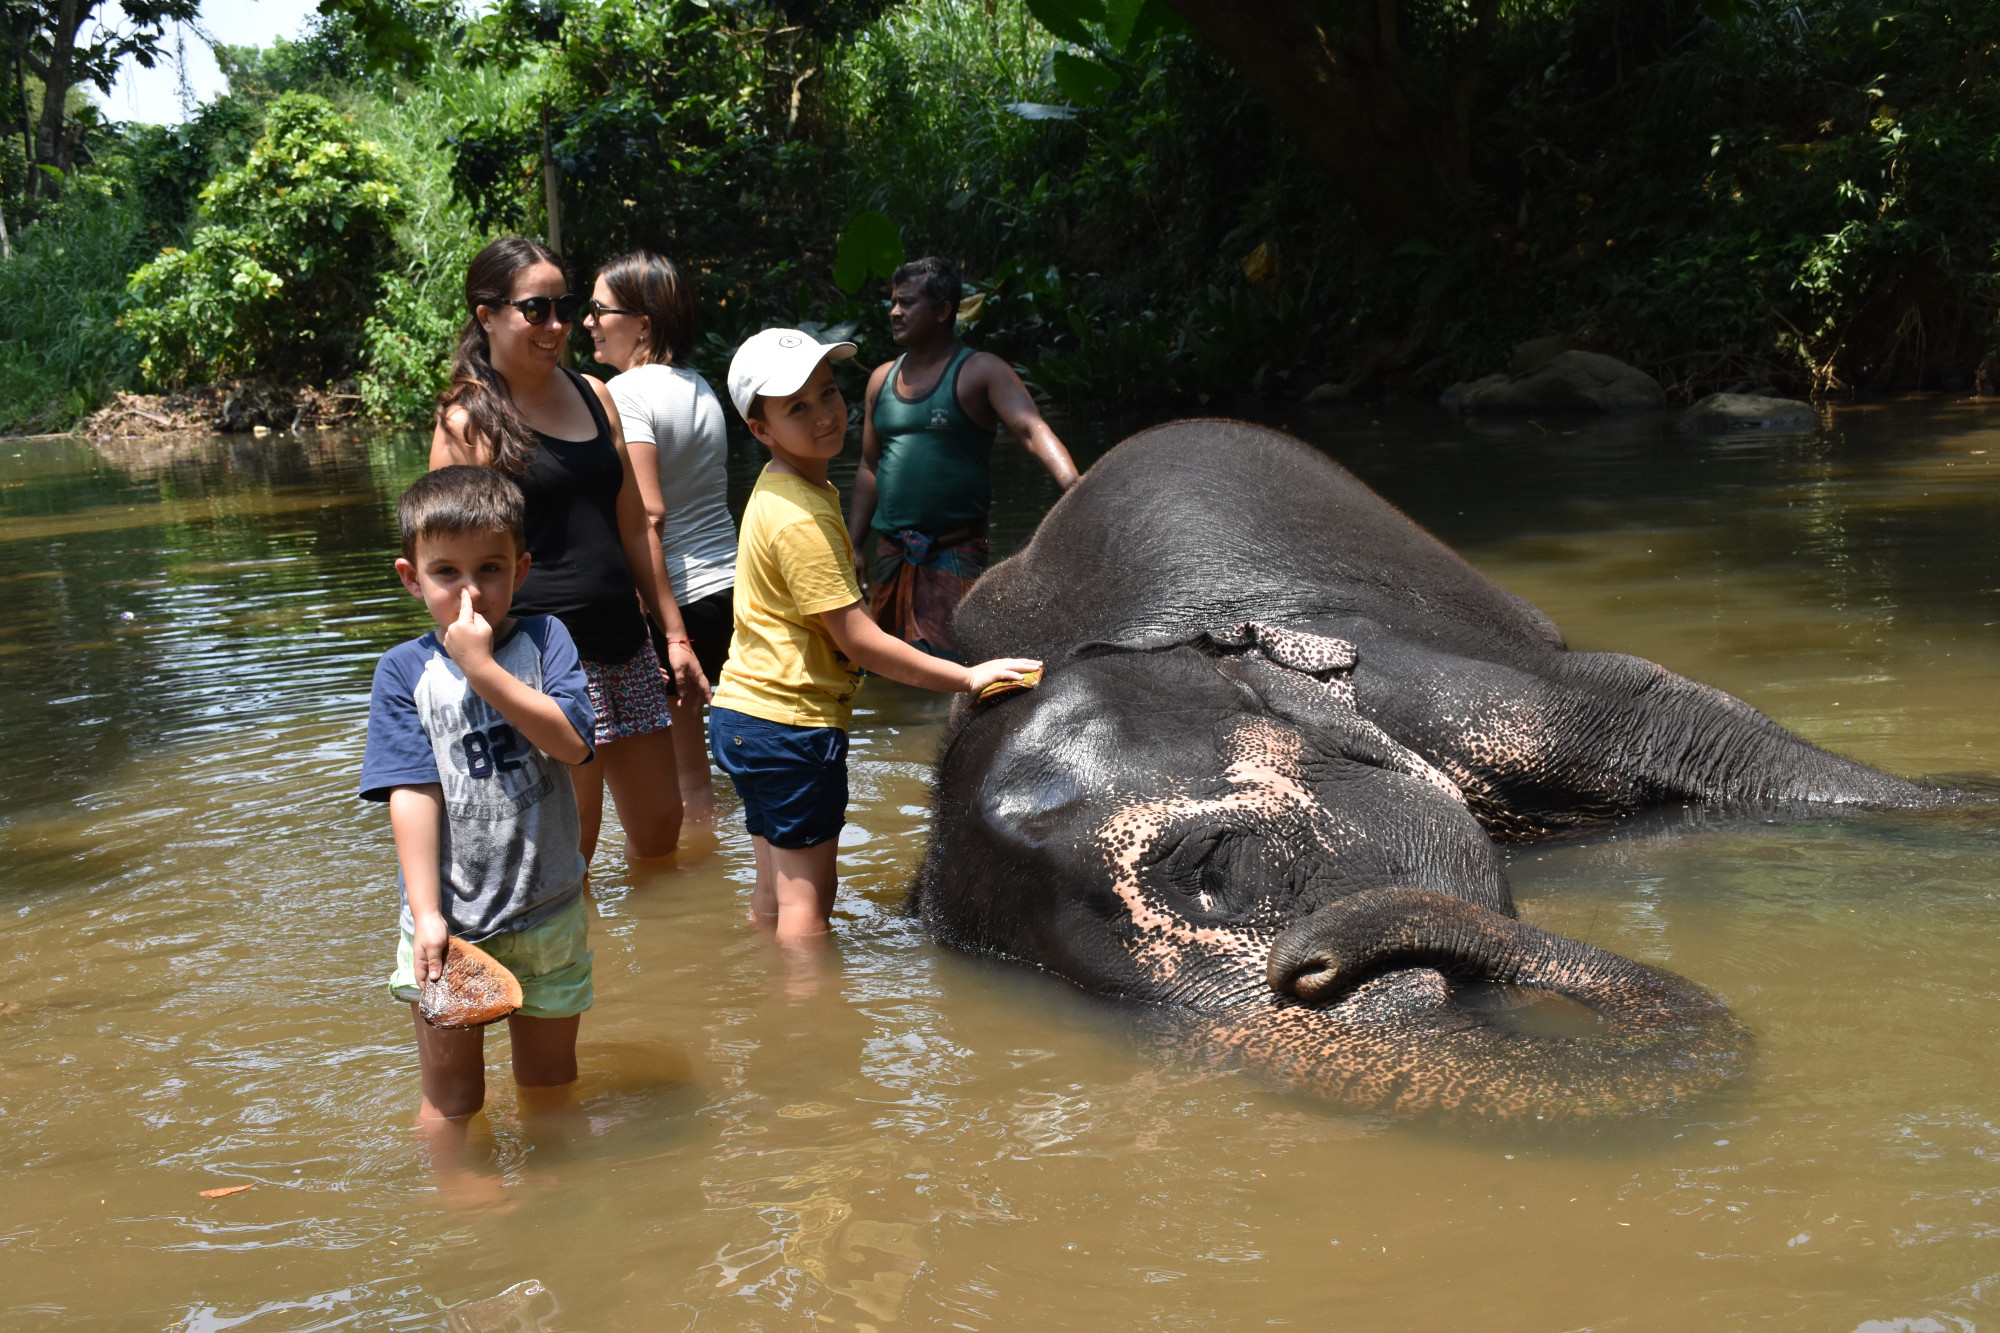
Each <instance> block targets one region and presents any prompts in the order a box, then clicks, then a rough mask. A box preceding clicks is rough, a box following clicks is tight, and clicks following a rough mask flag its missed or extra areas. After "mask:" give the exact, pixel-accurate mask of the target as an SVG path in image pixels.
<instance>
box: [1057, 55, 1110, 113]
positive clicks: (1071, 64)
mask: <svg viewBox="0 0 2000 1333" xmlns="http://www.w3.org/2000/svg"><path fill="white" fill-rule="evenodd" d="M1054 68H1055V75H1056V87H1057V88H1058V89H1059V90H1060V91H1061V92H1062V95H1063V96H1064V97H1067V98H1068V99H1069V100H1070V101H1072V102H1074V103H1076V104H1077V105H1078V106H1096V105H1097V104H1098V103H1099V102H1102V101H1103V100H1104V95H1105V94H1106V93H1108V92H1110V91H1111V90H1112V89H1113V88H1116V87H1117V86H1118V72H1117V71H1116V70H1114V69H1112V68H1111V67H1110V66H1109V65H1105V64H1101V63H1099V62H1098V61H1095V60H1092V59H1090V58H1089V57H1088V56H1073V55H1071V54H1070V53H1069V52H1067V51H1058V52H1056V53H1055V60H1054Z"/></svg>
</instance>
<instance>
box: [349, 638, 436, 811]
mask: <svg viewBox="0 0 2000 1333" xmlns="http://www.w3.org/2000/svg"><path fill="white" fill-rule="evenodd" d="M423 664H424V658H423V651H422V650H421V649H420V648H419V647H418V646H417V644H416V643H404V644H398V645H397V646H396V647H394V648H391V649H390V650H389V651H388V652H386V653H384V654H382V660H381V661H380V662H377V663H376V664H375V684H374V687H373V688H372V689H370V690H369V692H368V748H367V749H366V750H365V751H363V753H362V756H361V799H362V800H364V801H386V800H388V799H389V789H390V788H391V787H409V786H415V785H417V784H419V783H424V782H436V781H438V770H437V756H436V754H435V753H433V752H432V750H431V739H430V737H428V736H426V735H424V726H423V721H422V719H421V718H420V717H419V716H418V715H417V681H418V680H419V679H421V678H422V676H423V669H424V668H423Z"/></svg>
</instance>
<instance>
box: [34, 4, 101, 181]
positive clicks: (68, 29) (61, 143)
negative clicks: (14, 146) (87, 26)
mask: <svg viewBox="0 0 2000 1333" xmlns="http://www.w3.org/2000/svg"><path fill="white" fill-rule="evenodd" d="M92 7H93V6H92V5H90V4H87V3H86V0H62V3H61V4H60V5H58V6H57V7H56V21H55V26H54V27H53V29H52V30H51V31H50V33H49V63H48V66H47V68H46V69H42V70H38V71H37V73H39V74H40V75H41V76H42V128H41V132H40V134H38V135H37V136H36V142H35V149H36V152H35V156H36V157H37V159H39V160H40V161H42V162H45V163H47V164H48V165H50V166H52V167H54V168H56V170H58V171H67V170H69V162H68V160H67V159H68V157H69V145H68V138H67V136H65V135H64V134H63V111H64V107H65V104H66V103H67V102H68V101H69V85H70V62H71V57H72V56H73V55H74V54H75V52H76V32H77V29H78V28H81V27H82V26H83V20H84V18H85V17H86V16H87V15H88V14H89V12H90V9H91V8H92ZM39 183H41V184H46V182H39Z"/></svg>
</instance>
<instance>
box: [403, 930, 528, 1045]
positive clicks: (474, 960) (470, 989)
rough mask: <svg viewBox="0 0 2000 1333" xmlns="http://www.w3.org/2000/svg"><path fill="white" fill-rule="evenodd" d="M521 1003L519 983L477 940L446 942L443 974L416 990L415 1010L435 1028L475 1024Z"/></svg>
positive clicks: (496, 1017)
mask: <svg viewBox="0 0 2000 1333" xmlns="http://www.w3.org/2000/svg"><path fill="white" fill-rule="evenodd" d="M520 1007H521V983H520V982H519V981H518V980H516V979H515V977H514V974H513V973H512V972H509V971H508V970H507V969H506V968H504V967H502V966H501V965H500V963H499V961H498V960H497V959H495V958H494V957H493V955H492V954H489V953H487V952H486V950H484V949H482V948H480V947H479V946H478V945H476V944H467V943H466V942H465V941H464V940H461V939H457V938H453V939H452V940H450V941H448V942H447V943H446V945H445V954H444V975H442V976H440V977H439V978H438V979H437V980H436V981H426V982H424V983H423V986H422V988H421V989H420V990H419V991H418V993H417V1012H418V1013H420V1014H422V1015H423V1017H424V1022H426V1023H429V1024H430V1025H431V1026H432V1027H434V1028H478V1027H485V1026H486V1025H487V1024H488V1023H497V1022H499V1021H500V1020H501V1019H503V1018H505V1017H506V1016H507V1015H509V1014H511V1013H513V1012H514V1011H515V1010H516V1009H519V1008H520Z"/></svg>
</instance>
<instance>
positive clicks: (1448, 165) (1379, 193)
mask: <svg viewBox="0 0 2000 1333" xmlns="http://www.w3.org/2000/svg"><path fill="white" fill-rule="evenodd" d="M1167 3H1168V4H1169V5H1171V6H1172V7H1173V8H1174V9H1175V10H1176V11H1177V12H1179V13H1180V15H1181V16H1182V17H1183V18H1185V19H1186V20H1187V21H1188V23H1189V24H1190V25H1191V26H1192V27H1193V28H1194V30H1195V31H1196V32H1197V33H1199V34H1200V35H1201V36H1202V38H1203V39H1205V40H1206V41H1207V42H1208V43H1209V44H1210V45H1212V46H1214V47H1215V48H1216V49H1217V50H1219V51H1221V52H1222V53H1223V54H1224V55H1225V56H1227V57H1228V58H1229V61H1230V63H1231V64H1233V65H1235V66H1236V68H1237V70H1238V71H1240V72H1241V73H1242V74H1243V76H1244V77H1245V78H1246V79H1248V80H1249V81H1250V86H1251V87H1252V88H1254V89H1256V91H1257V93H1258V95H1259V96H1261V97H1262V98H1263V99H1264V100H1265V101H1266V102H1267V103H1269V104H1270V106H1271V109H1272V110H1273V111H1275V112H1277V113H1278V116H1279V118H1280V119H1281V120H1283V121H1284V122H1285V124H1286V125H1287V126H1289V127H1290V129H1291V131H1292V133H1294V134H1295V135H1297V136H1298V138H1299V142H1300V143H1301V144H1303V145H1304V146H1305V148H1306V150H1307V151H1308V152H1310V153H1312V155H1313V156H1314V157H1316V158H1318V159H1319V162H1320V164H1321V165H1322V166H1324V167H1325V168H1326V169H1327V171H1328V172H1329V173H1331V174H1332V176H1333V177H1334V179H1335V180H1336V181H1338V182H1339V183H1340V184H1341V185H1342V186H1344V187H1345V188H1346V190H1347V192H1348V197H1349V199H1350V200H1351V202H1352V203H1353V205H1354V211H1355V213H1356V214H1357V216H1358V217H1359V220H1360V223H1361V230H1362V234H1363V236H1364V237H1365V238H1366V239H1367V240H1368V241H1369V242H1370V243H1371V244H1372V245H1373V246H1374V247H1375V248H1377V249H1391V248H1393V247H1394V246H1395V245H1396V244H1397V243H1398V242H1400V241H1402V240H1404V239H1407V238H1408V237H1410V236H1412V235H1416V234H1422V233H1426V232H1431V233H1434V232H1436V231H1438V230H1439V229H1440V228H1441V226H1442V225H1443V224H1444V222H1445V221H1446V219H1447V218H1448V217H1449V216H1450V214H1451V212H1452V211H1453V210H1454V209H1455V208H1456V207H1457V206H1459V205H1460V204H1462V203H1463V202H1464V201H1465V200H1466V199H1467V198H1468V197H1469V196H1470V195H1471V194H1472V177H1471V171H1470V161H1469V159H1470V154H1469V134H1470V129H1471V125H1470V116H1469V111H1470V106H1471V92H1472V88H1473V81H1474V79H1475V77H1476V61H1477V57H1478V53H1479V50H1480V48H1481V47H1482V45H1483V38H1484V34H1485V32H1486V29H1487V28H1488V27H1489V22H1488V20H1489V18H1490V14H1491V11H1492V2H1491V0H1475V3H1474V4H1473V5H1472V6H1471V11H1470V20H1469V21H1470V31H1469V33H1468V34H1467V36H1466V37H1465V38H1464V39H1463V40H1462V41H1461V44H1460V50H1459V51H1458V52H1456V53H1455V54H1454V57H1453V58H1451V59H1450V60H1449V62H1448V68H1447V69H1446V70H1444V71H1440V72H1442V73H1444V75H1445V81H1446V82H1447V84H1448V85H1449V88H1450V91H1449V93H1448V95H1447V99H1446V100H1447V104H1446V105H1441V106H1436V107H1430V106H1424V105H1420V104H1419V103H1418V102H1417V100H1416V99H1415V98H1413V97H1412V95H1411V93H1412V89H1413V88H1416V87H1420V86H1422V82H1424V81H1416V80H1408V79H1406V78H1405V72H1406V66H1405V58H1404V55H1403V50H1402V37H1401V31H1400V26H1401V25H1400V18H1401V14H1400V5H1399V0H1352V9H1351V11H1350V13H1351V17H1352V19H1353V22H1352V23H1351V24H1350V26H1348V27H1347V28H1346V29H1344V30H1330V29H1329V27H1328V26H1327V24H1326V23H1324V22H1323V21H1322V20H1321V17H1320V12H1319V11H1320V9H1321V6H1318V5H1315V4H1313V3H1312V0H1167Z"/></svg>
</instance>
